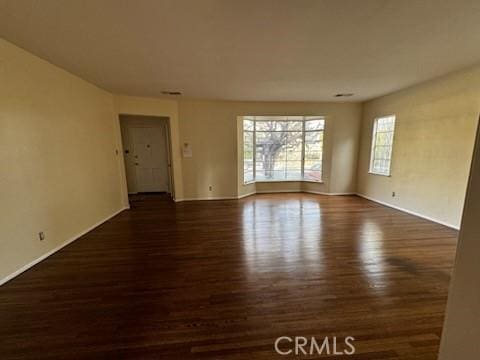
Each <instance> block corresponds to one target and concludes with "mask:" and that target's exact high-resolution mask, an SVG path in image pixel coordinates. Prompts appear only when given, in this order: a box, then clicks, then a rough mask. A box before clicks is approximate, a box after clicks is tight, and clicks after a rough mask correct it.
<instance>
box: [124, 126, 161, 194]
mask: <svg viewBox="0 0 480 360" xmlns="http://www.w3.org/2000/svg"><path fill="white" fill-rule="evenodd" d="M131 131H132V140H133V154H134V159H135V175H136V185H137V191H138V192H153V191H165V192H169V177H168V158H167V156H168V155H167V147H166V133H165V126H163V125H161V126H155V127H133V128H131Z"/></svg>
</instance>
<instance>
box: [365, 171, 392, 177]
mask: <svg viewBox="0 0 480 360" xmlns="http://www.w3.org/2000/svg"><path fill="white" fill-rule="evenodd" d="M368 173H369V174H370V175H378V176H385V177H391V176H392V175H391V174H382V173H377V172H373V171H369V172H368Z"/></svg>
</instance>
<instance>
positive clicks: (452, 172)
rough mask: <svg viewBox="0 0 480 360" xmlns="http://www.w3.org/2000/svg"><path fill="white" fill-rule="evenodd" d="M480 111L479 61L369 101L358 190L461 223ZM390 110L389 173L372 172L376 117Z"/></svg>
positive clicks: (376, 197)
mask: <svg viewBox="0 0 480 360" xmlns="http://www.w3.org/2000/svg"><path fill="white" fill-rule="evenodd" d="M479 111H480V66H477V67H474V68H470V69H467V70H465V71H462V72H458V73H454V74H451V75H449V76H445V77H442V78H439V79H437V80H434V81H430V82H427V83H424V84H421V85H418V86H415V87H412V88H409V89H405V90H402V91H399V92H396V93H394V94H391V95H388V96H384V97H381V98H378V99H375V100H372V101H370V102H367V103H365V104H364V110H363V121H362V135H361V139H362V141H361V145H360V151H359V163H358V192H359V193H361V194H364V195H366V196H368V197H371V198H373V199H376V200H379V201H382V202H385V203H388V204H391V205H394V206H397V207H400V208H403V209H406V210H409V211H412V212H415V213H418V214H421V215H423V216H427V217H430V218H432V219H434V220H436V221H440V222H443V223H446V224H449V225H451V226H456V227H458V226H459V224H460V218H461V214H462V207H463V201H464V196H465V189H466V184H467V178H468V173H469V170H470V159H471V154H472V149H473V142H474V137H475V128H476V124H477V119H478V114H479ZM390 114H395V115H396V118H397V120H396V128H395V138H394V145H393V158H392V171H391V177H385V176H379V175H372V174H368V170H369V159H370V146H371V135H372V123H373V120H374V118H376V117H378V116H382V115H390ZM392 191H395V192H396V197H392Z"/></svg>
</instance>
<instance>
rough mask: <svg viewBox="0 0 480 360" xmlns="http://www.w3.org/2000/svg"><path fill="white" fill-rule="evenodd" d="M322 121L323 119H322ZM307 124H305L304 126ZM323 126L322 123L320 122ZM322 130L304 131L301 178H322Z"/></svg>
mask: <svg viewBox="0 0 480 360" xmlns="http://www.w3.org/2000/svg"><path fill="white" fill-rule="evenodd" d="M322 122H323V120H322ZM306 125H307V124H305V126H306ZM322 128H323V124H322ZM322 155H323V131H308V132H306V133H305V164H304V170H303V178H304V179H305V180H309V181H321V180H322Z"/></svg>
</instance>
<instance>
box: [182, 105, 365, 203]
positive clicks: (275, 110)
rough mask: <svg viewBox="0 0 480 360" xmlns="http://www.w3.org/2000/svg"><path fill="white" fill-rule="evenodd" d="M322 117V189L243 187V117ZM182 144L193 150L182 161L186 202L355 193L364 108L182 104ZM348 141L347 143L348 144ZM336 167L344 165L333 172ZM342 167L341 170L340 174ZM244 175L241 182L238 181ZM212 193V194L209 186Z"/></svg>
mask: <svg viewBox="0 0 480 360" xmlns="http://www.w3.org/2000/svg"><path fill="white" fill-rule="evenodd" d="M243 115H324V116H326V118H327V120H326V128H325V143H324V183H323V184H312V183H303V184H299V183H277V184H275V183H273V184H265V183H263V184H260V183H257V184H256V186H255V185H250V186H244V185H243V184H242V176H241V173H240V172H241V171H242V166H241V165H242V159H241V156H240V154H239V149H240V150H241V148H242V144H241V143H240V142H241V141H242V140H241V137H240V136H238V135H239V133H240V129H241V128H240V125H239V119H238V117H239V116H243ZM179 119H180V137H181V141H180V142H181V143H184V142H188V143H190V144H191V146H192V150H193V156H192V157H191V158H184V159H183V179H184V181H183V186H184V197H185V198H187V199H196V198H218V197H237V196H242V195H245V194H248V193H250V192H252V191H255V188H256V189H257V190H258V191H268V190H269V189H271V190H276V191H282V190H292V191H296V190H298V189H300V188H301V189H303V188H304V187H305V188H307V189H309V190H311V191H318V192H325V193H328V192H339V193H347V192H348V193H349V192H354V191H355V182H356V163H357V158H356V156H357V149H358V141H359V129H360V119H361V105H360V104H356V103H295V102H289V103H288V102H285V103H281V102H234V101H195V100H181V101H179ZM347 138H348V139H347ZM333 161H338V162H339V164H340V165H338V166H333V165H332V162H333ZM340 167H341V169H340ZM239 175H240V176H239ZM210 185H211V186H212V191H209V186H210Z"/></svg>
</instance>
